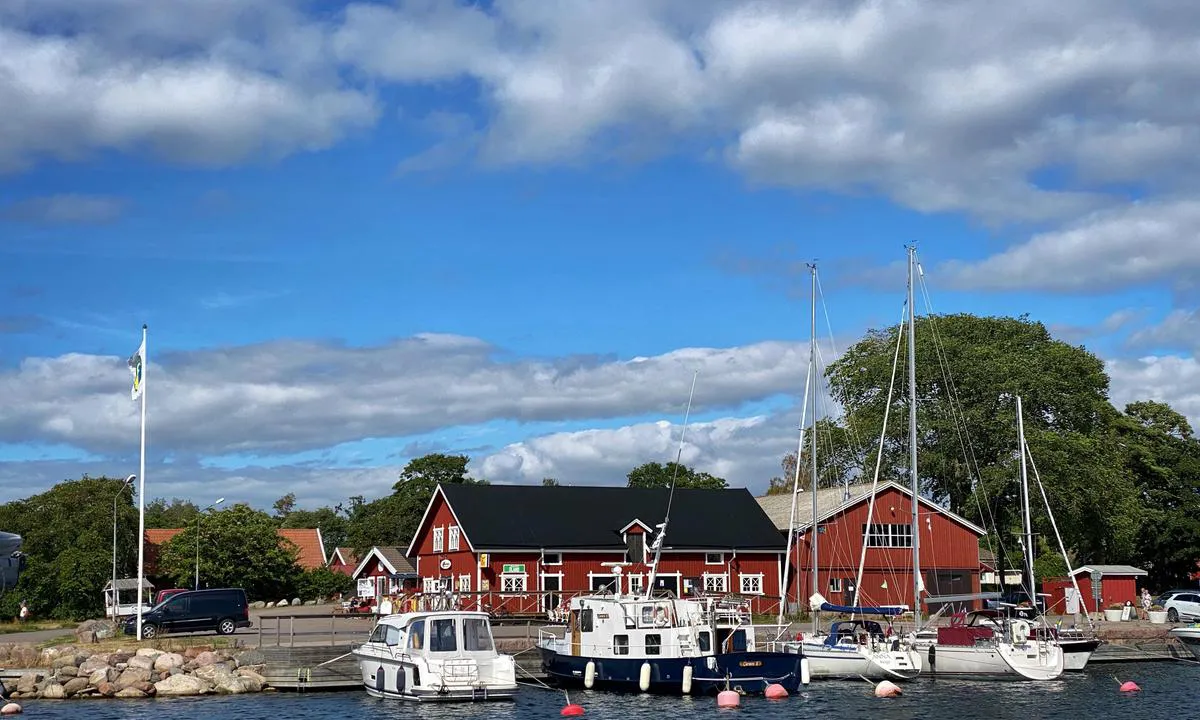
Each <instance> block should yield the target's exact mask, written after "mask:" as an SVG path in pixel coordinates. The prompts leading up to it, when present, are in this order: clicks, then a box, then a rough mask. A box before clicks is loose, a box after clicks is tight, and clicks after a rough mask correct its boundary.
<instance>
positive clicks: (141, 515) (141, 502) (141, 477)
mask: <svg viewBox="0 0 1200 720" xmlns="http://www.w3.org/2000/svg"><path fill="white" fill-rule="evenodd" d="M147 354H148V353H147V352H146V326H145V325H144V324H143V325H142V380H141V385H142V456H141V460H140V462H139V463H138V585H137V639H138V641H139V642H140V641H141V639H142V592H143V591H144V586H143V583H144V582H145V581H144V580H143V578H144V572H145V567H146V566H145V559H146V556H145V548H146V370H147V366H148V365H149V364H150V363H148V362H146V355H147Z"/></svg>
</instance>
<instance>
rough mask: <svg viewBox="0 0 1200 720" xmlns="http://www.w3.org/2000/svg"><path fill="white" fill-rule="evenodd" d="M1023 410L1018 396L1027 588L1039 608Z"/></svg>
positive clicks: (1018, 433) (1030, 597) (1018, 434)
mask: <svg viewBox="0 0 1200 720" xmlns="http://www.w3.org/2000/svg"><path fill="white" fill-rule="evenodd" d="M1024 415H1025V414H1024V413H1023V412H1022V410H1021V396H1020V395H1018V396H1017V441H1018V443H1019V444H1020V453H1021V515H1022V520H1023V521H1024V525H1025V577H1026V578H1027V580H1026V584H1025V588H1026V589H1027V591H1028V592H1029V601H1030V602H1031V603H1033V604H1034V606H1035V607H1036V606H1037V602H1036V600H1037V598H1036V597H1034V596H1035V595H1036V593H1035V592H1034V580H1033V522H1032V521H1031V520H1030V519H1029V474H1028V472H1027V471H1026V469H1025V417H1024Z"/></svg>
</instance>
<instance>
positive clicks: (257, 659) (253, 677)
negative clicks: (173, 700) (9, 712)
mask: <svg viewBox="0 0 1200 720" xmlns="http://www.w3.org/2000/svg"><path fill="white" fill-rule="evenodd" d="M264 663H265V658H264V657H263V654H262V653H260V652H258V651H257V650H241V651H237V650H224V649H217V650H214V649H212V648H209V647H192V648H188V649H187V650H186V651H184V652H183V653H174V652H164V651H162V650H156V649H153V648H139V649H136V650H135V649H132V648H130V649H120V650H116V651H113V652H95V651H91V650H87V649H85V648H80V647H76V646H71V645H67V646H62V647H53V648H46V649H44V650H40V651H39V650H38V649H36V648H34V647H32V646H29V645H12V646H4V645H0V666H9V667H20V668H45V669H43V670H30V671H29V672H26V673H24V674H23V675H21V677H20V678H19V679H18V680H17V682H16V686H15V687H14V686H13V685H11V684H9V685H8V690H9V697H10V698H12V699H13V700H25V699H34V698H37V699H46V700H51V699H67V698H93V697H105V698H107V697H118V698H146V697H168V696H183V695H212V694H222V695H233V694H240V693H253V692H261V691H263V690H270V689H271V688H270V687H269V686H268V684H267V682H266V680H264V679H263V676H262V670H263V666H264Z"/></svg>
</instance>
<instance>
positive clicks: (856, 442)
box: [814, 271, 865, 455]
mask: <svg viewBox="0 0 1200 720" xmlns="http://www.w3.org/2000/svg"><path fill="white" fill-rule="evenodd" d="M814 274H816V276H817V293H818V294H819V295H820V296H821V310H822V311H823V312H824V314H825V329H826V330H828V331H829V347H830V348H832V349H833V355H834V357H838V356H840V355H841V353H839V352H838V347H837V341H836V340H835V339H834V337H833V322H832V321H831V320H830V319H829V306H828V305H827V304H826V303H825V290H824V288H822V287H821V275H820V273H816V272H815V271H814ZM846 431H847V434H848V435H849V436H850V448H851V450H853V451H854V453H855V455H857V454H858V451H859V450H860V449H861V448H863V447H864V446H865V443H863V442H860V439H859V437H858V432H857V431H856V430H855V429H854V427H853V426H852V425H850V423H849V422H847V423H846Z"/></svg>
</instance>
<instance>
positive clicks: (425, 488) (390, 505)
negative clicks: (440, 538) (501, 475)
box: [351, 453, 487, 552]
mask: <svg viewBox="0 0 1200 720" xmlns="http://www.w3.org/2000/svg"><path fill="white" fill-rule="evenodd" d="M470 461H471V459H470V458H469V457H467V456H466V455H446V454H444V453H431V454H429V455H424V456H422V457H419V458H413V459H412V460H410V461H409V462H408V464H407V465H405V466H404V469H403V470H401V471H400V479H399V480H398V481H397V482H396V484H395V485H393V486H392V490H393V494H392V498H393V499H391V500H388V502H387V503H383V502H382V500H376V501H375V503H368V504H367V505H364V506H363V507H362V508H361V510H362V511H363V512H361V513H360V515H359V516H358V519H357V520H356V519H355V517H354V516H353V515H352V517H351V524H352V525H353V524H355V523H359V522H361V523H364V524H365V526H364V527H363V528H362V529H361V530H360V531H359V530H352V533H351V534H352V535H354V536H355V537H356V538H357V540H356V542H355V549H357V550H359V551H360V552H361V551H363V550H365V549H366V548H369V547H370V545H366V546H360V545H358V544H357V542H358V541H361V540H365V539H367V538H374V537H387V538H394V539H395V540H394V541H393V542H390V543H386V544H390V545H407V544H408V542H409V541H410V540H411V539H412V536H413V534H414V533H416V531H417V525H418V524H419V523H420V522H421V516H423V515H424V514H425V508H426V507H428V506H429V501H430V499H431V498H432V497H433V491H434V489H436V488H437V486H438V485H442V484H444V485H456V484H466V485H471V484H476V485H486V484H487V481H486V480H477V479H475V478H472V477H470V476H469V475H467V464H468V463H469V462H470ZM376 503H381V504H380V505H378V506H376V507H371V508H370V510H369V511H368V510H367V508H368V507H369V506H374V505H376ZM383 510H386V514H385V515H384V516H382V517H381V516H380V511H383ZM381 523H382V524H390V527H382V526H381ZM373 544H385V543H373Z"/></svg>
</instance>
